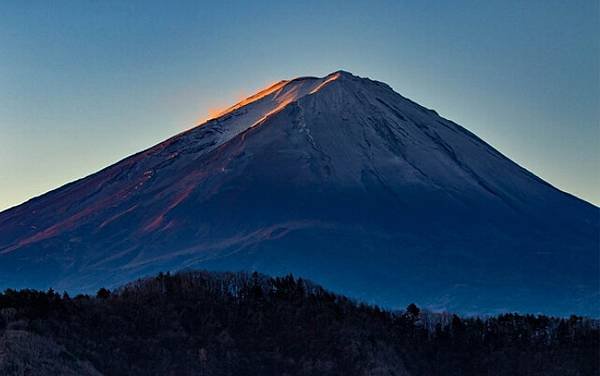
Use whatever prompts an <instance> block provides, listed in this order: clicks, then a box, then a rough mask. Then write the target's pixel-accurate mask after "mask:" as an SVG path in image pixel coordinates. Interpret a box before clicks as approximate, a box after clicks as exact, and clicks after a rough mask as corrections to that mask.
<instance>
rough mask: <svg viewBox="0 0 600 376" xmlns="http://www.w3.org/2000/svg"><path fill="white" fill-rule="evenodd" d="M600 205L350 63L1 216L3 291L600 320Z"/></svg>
mask: <svg viewBox="0 0 600 376" xmlns="http://www.w3.org/2000/svg"><path fill="white" fill-rule="evenodd" d="M599 217H600V210H599V209H598V208H597V207H595V206H593V205H591V204H589V203H587V202H585V201H582V200H580V199H578V198H576V197H573V196H571V195H569V194H566V193H564V192H561V191H559V190H558V189H556V188H554V187H552V186H551V185H550V184H548V183H546V182H544V181H543V180H541V179H540V178H538V177H536V176H535V175H533V174H532V173H530V172H528V171H526V170H525V169H523V168H521V167H520V166H518V165H517V164H515V163H514V162H512V161H511V160H509V159H508V158H506V157H505V156H503V155H502V154H501V153H500V152H498V151H497V150H495V149H494V148H492V147H491V146H490V145H488V144H487V143H485V142H484V141H482V140H481V139H479V138H478V137H477V136H475V135H474V134H472V133H470V132H469V131H467V130H466V129H464V128H462V127H460V126H459V125H457V124H455V123H453V122H451V121H449V120H446V119H444V118H442V117H440V116H439V115H438V114H437V113H436V112H435V111H433V110H429V109H426V108H424V107H422V106H420V105H418V104H416V103H414V102H412V101H410V100H409V99H406V98H404V97H402V96H401V95H399V94H397V93H396V92H394V91H393V90H392V89H391V88H390V87H389V86H388V85H386V84H384V83H381V82H377V81H372V80H369V79H366V78H360V77H356V76H354V75H352V74H350V73H347V72H343V71H340V72H335V73H332V74H330V75H328V76H326V77H323V78H314V77H302V78H297V79H293V80H290V81H281V82H279V83H277V84H275V85H273V86H271V87H269V88H267V89H265V90H263V91H261V92H259V93H257V94H256V95H254V96H252V97H249V98H247V99H246V100H244V101H242V102H240V103H238V104H236V105H235V106H233V107H231V108H229V109H227V110H225V111H224V112H222V113H221V114H220V115H219V116H217V117H216V118H214V119H211V120H209V121H207V122H205V123H203V124H201V125H199V126H197V127H195V128H193V129H191V130H189V131H186V132H183V133H181V134H178V135H176V136H174V137H172V138H170V139H168V140H166V141H164V142H162V143H160V144H158V145H156V146H154V147H152V148H150V149H147V150H145V151H143V152H140V153H138V154H135V155H133V156H131V157H128V158H126V159H124V160H122V161H120V162H118V163H116V164H114V165H112V166H110V167H107V168H105V169H104V170H101V171H99V172H97V173H95V174H93V175H90V176H88V177H86V178H84V179H81V180H78V181H76V182H73V183H70V184H67V185H65V186H63V187H61V188H59V189H56V190H54V191H51V192H49V193H47V194H45V195H42V196H40V197H37V198H35V199H32V200H30V201H28V202H26V203H24V204H22V205H20V206H17V207H14V208H11V209H9V210H6V211H4V212H2V213H0V287H9V286H10V287H35V288H47V287H53V288H54V289H57V290H63V289H68V290H69V291H92V290H93V289H96V288H98V287H99V286H115V285H118V284H121V283H123V282H125V281H128V280H131V279H133V278H136V277H139V276H142V275H148V274H153V273H156V272H158V271H161V270H162V271H164V270H177V269H182V268H204V269H210V270H258V271H261V272H265V273H269V274H275V275H278V274H282V273H288V272H293V273H294V274H298V275H302V276H305V277H308V278H310V279H312V280H314V281H316V282H318V283H322V284H324V285H326V286H328V287H330V288H332V289H333V290H334V291H336V292H340V293H344V294H348V295H350V296H353V297H356V298H359V299H362V300H365V301H368V302H371V303H377V304H382V305H385V306H387V307H391V308H394V307H403V306H406V304H407V303H410V302H416V303H418V304H419V305H421V306H425V307H428V308H430V309H440V310H441V309H448V310H454V311H457V312H462V313H494V312H501V311H520V312H544V313H546V314H554V315H568V314H571V313H577V314H585V315H592V316H599V315H600V306H599V305H598V299H599V298H600V294H599V290H600V287H599V286H600V271H599V265H600V259H599V233H600V224H599Z"/></svg>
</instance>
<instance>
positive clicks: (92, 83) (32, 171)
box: [0, 0, 600, 210]
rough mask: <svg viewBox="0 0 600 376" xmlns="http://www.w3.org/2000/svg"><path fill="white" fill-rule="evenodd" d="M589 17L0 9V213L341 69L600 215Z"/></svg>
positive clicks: (144, 6)
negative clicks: (450, 125) (458, 129)
mask: <svg viewBox="0 0 600 376" xmlns="http://www.w3.org/2000/svg"><path fill="white" fill-rule="evenodd" d="M599 14H600V10H599V5H598V1H597V0H589V1H551V0H544V1H534V0H529V1H514V2H513V1H430V2H429V1H399V0H394V1H375V0H370V1H362V2H355V1H349V0H345V1H240V2H227V1H214V2H209V1H204V2H203V1H190V2H185V1H163V2H154V1H149V0H144V1H100V0H97V1H84V0H81V1H80V0H73V1H20V0H5V1H1V2H0V210H1V209H5V208H8V207H10V206H14V205H16V204H19V203H21V202H23V201H25V200H27V199H28V198H31V197H33V196H36V195H39V194H41V193H44V192H45V191H47V190H50V189H53V188H56V187H58V186H60V185H62V184H64V183H66V182H69V181H71V180H74V179H77V178H80V177H83V176H86V175H88V174H90V173H92V172H95V171H97V170H99V169H101V168H103V167H105V166H107V165H109V164H111V163H113V162H116V161H118V160H120V159H122V158H123V157H125V156H127V155H129V154H132V153H134V152H137V151H140V150H141V149H144V148H146V147H149V146H151V145H153V144H155V143H157V142H159V141H162V140H163V139H165V138H168V137H169V136H171V135H173V134H175V133H177V132H179V131H182V130H184V129H187V128H190V127H191V126H193V125H194V124H197V123H198V121H199V120H200V119H203V118H205V117H206V116H207V114H208V112H209V111H211V110H214V109H216V108H222V107H225V106H227V105H230V104H233V103H234V102H236V101H237V100H239V99H240V98H241V97H244V96H247V95H250V94H252V93H253V92H254V91H256V90H257V89H259V88H262V87H263V86H266V85H267V84H269V83H271V82H273V81H278V80H281V79H286V78H293V77H296V76H304V75H316V76H323V75H326V74H328V73H330V72H332V71H336V70H339V69H344V70H347V71H350V72H352V73H354V74H357V75H360V76H366V77H370V78H373V79H376V80H379V81H384V82H386V83H388V84H389V85H390V86H392V87H393V88H394V89H395V90H396V91H397V92H399V93H401V94H402V95H404V96H407V97H409V98H411V99H413V100H415V101H417V102H419V103H420V104H422V105H424V106H426V107H429V108H433V109H435V110H437V111H438V112H439V113H440V114H441V115H442V116H444V117H446V118H449V119H451V120H454V121H456V122H457V123H459V124H461V125H463V126H465V127H466V128H468V129H469V130H471V131H473V132H474V133H476V134H477V135H479V136H480V137H482V138H483V139H484V140H486V141H487V142H488V143H490V144H492V145H493V146H495V147H496V148H498V149H499V150H500V151H501V152H503V153H504V154H506V155H507V156H508V157H510V158H512V159H513V160H514V161H516V162H517V163H519V164H521V165H522V166H524V167H526V168H527V169H529V170H531V171H532V172H534V173H535V174H537V175H538V176H540V177H542V178H543V179H545V180H547V181H549V182H550V183H552V184H553V185H555V186H557V187H558V188H560V189H563V190H565V191H567V192H570V193H573V194H575V195H577V196H579V197H581V198H583V199H585V200H587V201H590V202H593V203H595V204H596V205H598V204H600V154H599V153H600V129H599V127H600V125H599V119H600V77H599V72H600V66H599V65H600V64H599V59H600V38H599V35H600V21H599V17H600V16H599Z"/></svg>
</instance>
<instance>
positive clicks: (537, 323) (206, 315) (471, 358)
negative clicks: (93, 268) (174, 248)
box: [0, 272, 600, 375]
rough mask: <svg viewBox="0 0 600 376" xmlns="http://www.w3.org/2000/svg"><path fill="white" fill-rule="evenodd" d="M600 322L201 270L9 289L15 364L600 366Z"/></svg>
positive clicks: (425, 368)
mask: <svg viewBox="0 0 600 376" xmlns="http://www.w3.org/2000/svg"><path fill="white" fill-rule="evenodd" d="M599 333H600V332H599V329H598V326H597V322H595V321H590V320H586V319H582V318H577V317H571V318H570V319H556V318H549V317H545V316H530V315H528V316H520V315H513V314H505V315H501V316H497V317H492V318H488V319H485V320H481V319H473V318H470V319H465V318H459V317H457V316H442V315H431V314H424V313H422V312H419V310H418V308H416V306H414V305H411V306H409V307H408V308H407V310H405V311H403V312H399V313H391V312H387V311H382V310H381V309H379V308H377V307H374V306H368V305H364V304H359V303H356V302H353V301H352V300H349V299H347V298H345V297H343V296H339V295H335V294H332V293H330V292H328V291H326V290H324V289H323V288H321V287H319V286H316V285H313V284H312V283H310V282H307V281H304V280H302V279H295V278H293V277H291V276H288V277H284V278H269V277H265V276H263V275H259V274H252V275H249V274H240V273H238V274H234V273H222V274H215V273H207V272H187V273H180V274H177V275H173V276H171V275H168V274H167V275H163V274H160V275H159V276H157V277H155V278H151V279H146V280H143V281H139V282H136V283H133V284H130V285H127V286H125V287H123V288H121V289H119V290H118V291H116V292H112V293H111V292H109V291H108V290H104V289H101V290H100V291H98V294H97V296H95V297H94V296H92V297H90V296H86V295H79V296H76V297H73V298H72V297H69V296H67V295H64V296H60V295H59V294H56V293H55V292H53V291H48V292H39V291H34V290H21V291H14V290H7V291H6V292H4V293H3V294H1V295H0V374H2V375H53V374H60V375H101V374H105V375H597V374H598V371H599V370H600V367H599V364H598V363H599V360H598V352H599V349H600V347H599Z"/></svg>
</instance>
